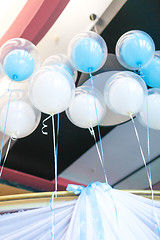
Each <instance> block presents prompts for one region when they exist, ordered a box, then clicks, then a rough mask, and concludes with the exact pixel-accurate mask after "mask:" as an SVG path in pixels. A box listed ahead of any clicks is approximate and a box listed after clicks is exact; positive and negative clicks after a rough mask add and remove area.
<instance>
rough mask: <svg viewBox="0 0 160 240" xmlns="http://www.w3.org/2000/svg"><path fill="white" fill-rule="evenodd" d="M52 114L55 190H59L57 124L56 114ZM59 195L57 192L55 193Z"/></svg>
mask: <svg viewBox="0 0 160 240" xmlns="http://www.w3.org/2000/svg"><path fill="white" fill-rule="evenodd" d="M51 116H52V133H53V135H52V136H53V151H54V164H55V166H54V169H55V192H57V153H56V137H55V126H54V115H51ZM55 196H56V197H57V193H55Z"/></svg>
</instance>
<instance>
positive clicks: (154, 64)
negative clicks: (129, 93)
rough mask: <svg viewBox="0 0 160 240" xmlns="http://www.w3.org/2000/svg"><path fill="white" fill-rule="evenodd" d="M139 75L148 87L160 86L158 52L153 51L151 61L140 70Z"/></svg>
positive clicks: (159, 55) (159, 58)
mask: <svg viewBox="0 0 160 240" xmlns="http://www.w3.org/2000/svg"><path fill="white" fill-rule="evenodd" d="M140 75H141V78H143V80H144V81H145V83H146V84H147V85H148V86H149V87H154V88H160V53H158V52H155V55H154V57H153V59H152V61H151V62H150V63H149V64H148V65H147V66H146V67H144V68H142V69H141V70H140Z"/></svg>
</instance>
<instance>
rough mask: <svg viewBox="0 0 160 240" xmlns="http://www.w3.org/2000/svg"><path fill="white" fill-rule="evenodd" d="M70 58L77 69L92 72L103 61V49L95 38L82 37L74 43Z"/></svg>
mask: <svg viewBox="0 0 160 240" xmlns="http://www.w3.org/2000/svg"><path fill="white" fill-rule="evenodd" d="M72 59H73V62H74V64H75V66H76V68H77V69H78V70H79V71H82V72H86V73H89V72H94V71H96V70H97V69H99V67H100V66H101V64H102V62H103V49H102V47H101V45H100V44H99V43H98V42H97V41H96V40H95V39H92V38H83V39H80V40H79V41H77V42H76V44H75V45H74V48H73V51H72Z"/></svg>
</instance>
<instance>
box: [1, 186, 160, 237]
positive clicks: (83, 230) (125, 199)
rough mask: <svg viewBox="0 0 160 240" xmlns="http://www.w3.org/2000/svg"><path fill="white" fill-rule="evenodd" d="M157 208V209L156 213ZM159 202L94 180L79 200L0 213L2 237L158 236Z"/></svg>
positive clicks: (83, 191) (84, 189) (82, 192)
mask: <svg viewBox="0 0 160 240" xmlns="http://www.w3.org/2000/svg"><path fill="white" fill-rule="evenodd" d="M154 211H155V213H156V214H155V213H154ZM156 216H157V219H158V221H159V220H160V203H159V202H157V201H154V207H153V202H152V200H150V199H146V198H143V197H140V196H136V195H133V194H130V193H127V192H123V191H120V190H116V189H112V188H111V187H110V186H109V185H108V184H105V183H92V184H91V185H89V186H88V187H87V188H83V189H82V190H81V194H80V196H79V198H78V199H77V200H74V201H73V200H72V201H71V202H66V203H59V204H58V205H57V204H56V205H55V206H53V212H52V210H51V209H50V207H43V208H39V209H35V210H27V211H22V212H17V213H12V214H3V215H1V216H0V239H1V240H19V239H20V240H50V239H52V237H51V228H52V227H53V225H52V220H53V218H54V234H55V235H54V236H55V240H117V239H119V240H158V239H160V235H159V232H158V222H157V219H156Z"/></svg>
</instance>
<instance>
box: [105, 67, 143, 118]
mask: <svg viewBox="0 0 160 240" xmlns="http://www.w3.org/2000/svg"><path fill="white" fill-rule="evenodd" d="M146 91H147V90H146V85H145V83H144V81H143V80H142V79H141V77H140V76H138V75H137V74H135V73H132V72H127V71H126V72H125V71H124V72H119V73H117V74H115V75H113V76H112V77H111V78H110V79H109V80H108V82H107V83H106V85H105V88H104V98H105V102H106V104H107V106H108V107H109V108H110V109H111V110H112V111H113V112H115V113H118V114H121V115H125V116H128V115H130V114H132V115H134V114H136V113H138V112H139V111H140V109H141V107H142V105H143V103H144V100H145V92H146Z"/></svg>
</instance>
